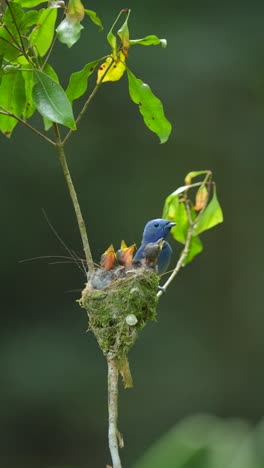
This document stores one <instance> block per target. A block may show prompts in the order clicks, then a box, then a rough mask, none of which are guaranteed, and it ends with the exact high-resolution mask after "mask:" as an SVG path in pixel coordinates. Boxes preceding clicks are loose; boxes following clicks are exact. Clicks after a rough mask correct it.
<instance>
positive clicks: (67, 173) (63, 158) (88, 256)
mask: <svg viewBox="0 0 264 468" xmlns="http://www.w3.org/2000/svg"><path fill="white" fill-rule="evenodd" d="M53 128H54V132H55V137H56V149H57V153H58V156H59V160H60V163H61V166H62V170H63V174H64V177H65V179H66V182H67V186H68V189H69V193H70V197H71V199H72V203H73V207H74V211H75V214H76V218H77V222H78V226H79V231H80V234H81V238H82V243H83V249H84V253H85V258H86V262H87V265H88V269H89V271H90V272H92V271H94V264H93V258H92V253H91V249H90V245H89V241H88V236H87V231H86V227H85V223H84V219H83V216H82V212H81V207H80V205H79V201H78V197H77V193H76V191H75V188H74V184H73V181H72V178H71V174H70V171H69V168H68V164H67V160H66V156H65V151H64V145H63V142H62V141H61V136H60V131H59V127H58V124H57V123H53Z"/></svg>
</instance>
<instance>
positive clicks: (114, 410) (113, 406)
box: [107, 353, 122, 468]
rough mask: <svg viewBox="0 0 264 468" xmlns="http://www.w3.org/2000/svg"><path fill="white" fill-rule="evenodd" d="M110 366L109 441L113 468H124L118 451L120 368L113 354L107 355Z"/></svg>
mask: <svg viewBox="0 0 264 468" xmlns="http://www.w3.org/2000/svg"><path fill="white" fill-rule="evenodd" d="M107 364H108V441H109V449H110V452H111V457H112V463H113V468H122V465H121V460H120V457H119V451H118V438H119V437H118V434H119V433H118V429H117V418H118V368H117V364H116V361H115V359H113V358H112V356H111V354H110V353H109V354H108V355H107Z"/></svg>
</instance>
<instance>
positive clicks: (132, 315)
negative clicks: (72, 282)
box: [80, 267, 159, 386]
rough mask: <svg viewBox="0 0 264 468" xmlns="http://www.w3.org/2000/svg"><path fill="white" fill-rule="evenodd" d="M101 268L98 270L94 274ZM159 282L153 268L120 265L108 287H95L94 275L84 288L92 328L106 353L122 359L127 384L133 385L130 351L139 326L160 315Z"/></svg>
mask: <svg viewBox="0 0 264 468" xmlns="http://www.w3.org/2000/svg"><path fill="white" fill-rule="evenodd" d="M100 271H101V270H96V271H95V273H93V275H98V274H100ZM102 274H103V273H102ZM158 283H159V277H158V275H157V274H156V273H155V272H154V271H153V270H150V269H145V268H136V269H128V270H126V269H124V268H123V267H119V270H117V274H115V276H114V277H113V279H111V281H110V282H109V284H108V285H107V286H106V287H105V288H104V289H94V287H93V286H92V284H93V277H90V279H89V281H88V283H87V285H86V287H85V289H84V290H83V292H82V297H81V299H80V305H81V306H82V307H83V308H85V310H86V312H87V314H88V318H89V328H88V329H89V330H90V331H92V332H93V333H94V335H95V336H96V339H97V341H98V344H99V346H100V348H101V349H102V351H103V353H104V354H105V355H109V354H110V355H111V356H112V357H113V358H115V359H116V360H117V362H118V363H119V370H120V372H121V374H122V376H123V379H124V382H125V386H131V385H132V381H131V385H130V383H129V379H130V377H129V374H130V372H129V367H128V361H127V353H128V351H129V350H130V349H131V348H132V346H133V345H134V343H135V341H136V339H137V336H138V332H139V330H141V329H142V328H143V327H144V326H145V325H146V324H147V322H148V321H150V320H155V319H156V308H157V287H158ZM126 375H127V378H126Z"/></svg>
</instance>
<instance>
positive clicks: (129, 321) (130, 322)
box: [126, 314, 138, 326]
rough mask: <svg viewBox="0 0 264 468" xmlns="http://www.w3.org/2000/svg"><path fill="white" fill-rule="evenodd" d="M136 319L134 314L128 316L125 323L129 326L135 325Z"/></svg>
mask: <svg viewBox="0 0 264 468" xmlns="http://www.w3.org/2000/svg"><path fill="white" fill-rule="evenodd" d="M137 321H138V319H137V317H136V316H135V315H134V314H128V315H127V316H126V323H127V324H128V325H130V326H133V325H136V323H137Z"/></svg>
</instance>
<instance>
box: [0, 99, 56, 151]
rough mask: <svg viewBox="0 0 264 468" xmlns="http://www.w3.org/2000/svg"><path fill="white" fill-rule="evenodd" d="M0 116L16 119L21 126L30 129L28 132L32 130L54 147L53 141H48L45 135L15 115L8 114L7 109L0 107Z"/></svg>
mask: <svg viewBox="0 0 264 468" xmlns="http://www.w3.org/2000/svg"><path fill="white" fill-rule="evenodd" d="M0 109H1V110H0V114H2V115H6V116H7V117H11V118H13V119H16V120H17V121H18V122H20V123H22V124H23V125H25V127H28V128H30V130H32V132H34V133H36V134H37V135H39V136H40V137H41V138H43V139H44V140H46V141H47V142H48V143H50V144H51V145H53V146H55V143H54V141H52V140H50V138H48V137H46V135H44V134H43V133H41V132H40V131H39V130H37V129H36V128H35V127H32V125H30V124H29V123H27V122H26V121H25V120H23V119H21V117H18V115H15V114H13V113H12V112H9V111H8V110H7V109H5V108H4V107H3V106H0Z"/></svg>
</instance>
